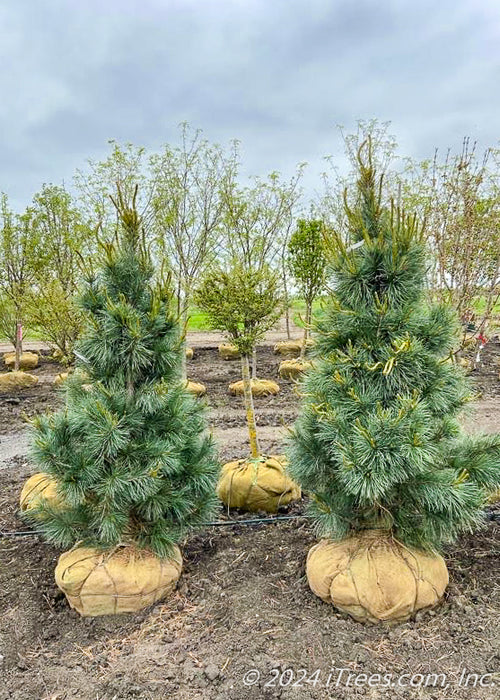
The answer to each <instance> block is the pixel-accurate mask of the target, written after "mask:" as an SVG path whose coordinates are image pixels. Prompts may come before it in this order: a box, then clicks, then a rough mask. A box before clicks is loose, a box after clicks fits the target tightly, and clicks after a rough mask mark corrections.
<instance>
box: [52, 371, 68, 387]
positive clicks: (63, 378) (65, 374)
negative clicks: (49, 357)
mask: <svg viewBox="0 0 500 700" xmlns="http://www.w3.org/2000/svg"><path fill="white" fill-rule="evenodd" d="M68 377H69V372H61V373H60V374H58V375H57V377H55V378H54V384H55V386H62V385H63V384H64V382H65V381H66V379H67V378H68Z"/></svg>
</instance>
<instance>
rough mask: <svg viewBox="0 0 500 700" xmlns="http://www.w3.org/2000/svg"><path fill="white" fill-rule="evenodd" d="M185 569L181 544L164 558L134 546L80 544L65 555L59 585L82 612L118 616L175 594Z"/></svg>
mask: <svg viewBox="0 0 500 700" xmlns="http://www.w3.org/2000/svg"><path fill="white" fill-rule="evenodd" d="M181 571H182V556H181V552H180V549H179V548H178V547H175V548H174V552H173V554H172V556H171V557H170V558H168V559H160V558H159V557H157V556H156V555H154V554H152V553H151V552H147V551H143V550H138V549H135V548H134V547H132V546H126V547H119V548H117V549H114V550H111V551H108V552H106V551H104V552H103V551H101V550H98V549H93V548H90V547H77V548H75V549H71V550H70V551H69V552H65V553H64V554H61V556H60V557H59V561H58V563H57V566H56V570H55V580H56V584H57V585H58V586H59V588H60V589H61V591H62V592H63V593H64V595H65V596H66V598H67V599H68V602H69V604H70V606H71V607H72V608H74V609H75V610H77V611H78V612H79V613H80V615H84V616H89V617H97V616H98V615H116V614H119V613H131V612H137V611H138V610H142V609H143V608H147V607H148V606H150V605H153V604H154V603H156V602H157V601H158V600H161V599H162V598H165V596H167V595H168V594H169V593H171V592H172V591H173V590H174V588H175V586H176V584H177V581H178V580H179V577H180V575H181Z"/></svg>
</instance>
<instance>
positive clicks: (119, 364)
mask: <svg viewBox="0 0 500 700" xmlns="http://www.w3.org/2000/svg"><path fill="white" fill-rule="evenodd" d="M136 194H137V190H136ZM116 207H117V211H118V214H119V218H120V223H121V231H120V233H119V235H118V236H117V238H116V240H115V241H113V242H112V243H110V244H106V245H105V246H104V258H105V260H104V263H103V266H102V269H101V270H100V271H99V272H98V273H97V274H93V275H88V276H87V279H86V282H85V288H84V291H83V293H82V295H81V298H80V307H81V309H82V310H83V312H84V314H85V318H86V330H85V332H84V334H83V337H82V338H81V340H80V342H79V345H78V348H77V352H76V356H77V370H76V371H75V373H74V374H73V375H72V377H70V379H69V380H68V382H67V389H66V392H67V393H66V407H65V409H64V410H62V411H60V412H58V413H55V414H53V415H48V416H41V417H39V418H38V419H37V420H36V422H35V429H34V440H33V457H34V460H35V462H36V463H37V464H38V465H39V466H41V467H42V469H43V471H45V472H48V473H49V474H50V475H51V476H53V477H54V478H55V480H56V481H57V484H58V487H57V488H58V493H59V496H60V499H59V500H60V505H59V506H57V507H56V506H55V505H50V504H49V503H47V502H44V503H42V505H41V506H40V507H39V508H38V509H34V510H33V511H30V512H29V513H28V515H29V517H31V518H34V519H36V522H37V524H38V526H40V527H41V528H42V530H43V532H44V534H45V536H46V537H47V539H48V540H50V541H51V542H54V543H56V544H58V545H61V546H68V545H72V544H74V543H75V542H83V543H85V544H88V545H89V546H94V547H99V548H104V549H108V548H112V547H113V546H114V545H117V544H120V543H130V544H134V545H136V546H138V547H139V548H144V549H150V550H151V551H152V552H154V553H155V554H157V555H159V556H160V557H165V556H168V555H169V554H170V552H171V551H172V547H173V545H174V544H175V543H177V542H178V541H179V540H180V539H181V538H182V537H183V536H184V535H185V533H186V532H187V531H188V530H189V529H190V528H192V527H195V526H199V525H200V524H201V523H203V522H204V521H205V520H206V519H207V518H208V517H209V516H210V514H211V512H212V508H213V506H215V504H216V497H215V484H216V481H217V477H218V471H219V470H218V466H217V464H216V461H215V459H214V448H213V442H212V438H211V437H210V436H209V435H207V434H206V433H205V418H204V413H203V407H202V406H200V404H199V402H197V401H196V399H195V398H193V397H192V396H191V395H190V394H188V393H187V392H186V391H185V389H184V388H183V386H182V383H181V371H180V370H181V354H182V353H183V352H184V350H183V347H182V342H181V336H180V331H179V326H178V322H177V320H176V317H175V315H174V314H173V313H172V311H171V299H172V296H173V295H172V292H171V289H170V285H169V284H168V281H166V280H165V279H162V280H160V281H157V282H155V281H154V269H153V267H152V263H151V260H150V257H149V255H148V253H147V250H146V247H145V242H144V235H143V233H144V232H143V230H142V227H141V222H140V219H139V216H138V214H137V212H136V209H135V196H134V198H133V201H132V202H131V204H130V205H129V204H128V203H127V202H125V201H124V199H123V197H122V196H121V194H120V192H119V193H118V198H117V201H116Z"/></svg>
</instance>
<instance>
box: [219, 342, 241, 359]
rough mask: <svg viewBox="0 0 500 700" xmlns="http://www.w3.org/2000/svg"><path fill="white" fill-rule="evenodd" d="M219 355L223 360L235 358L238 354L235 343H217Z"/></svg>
mask: <svg viewBox="0 0 500 700" xmlns="http://www.w3.org/2000/svg"><path fill="white" fill-rule="evenodd" d="M219 356H220V357H222V359H223V360H237V359H238V358H239V356H240V352H239V350H238V348H237V347H236V345H231V343H221V344H220V345H219Z"/></svg>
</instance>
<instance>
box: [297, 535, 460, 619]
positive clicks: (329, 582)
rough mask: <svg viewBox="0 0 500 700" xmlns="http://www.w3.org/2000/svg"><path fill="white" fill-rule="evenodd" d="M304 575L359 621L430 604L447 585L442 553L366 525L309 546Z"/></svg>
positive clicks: (327, 599)
mask: <svg viewBox="0 0 500 700" xmlns="http://www.w3.org/2000/svg"><path fill="white" fill-rule="evenodd" d="M306 572H307V580H308V582H309V586H310V587H311V590H312V591H313V592H314V593H315V594H316V595H317V596H319V597H320V598H322V599H323V600H324V601H325V602H327V603H333V605H334V606H335V607H336V608H338V609H339V610H342V611H343V612H346V613H348V614H349V615H351V617H353V618H354V619H355V620H358V621H359V622H374V623H376V622H381V621H404V620H407V619H408V618H409V617H410V616H411V615H413V613H415V612H417V610H421V609H423V608H432V607H433V606H435V605H436V604H437V603H438V602H439V600H440V599H441V597H442V595H443V593H444V591H445V589H446V586H447V585H448V570H447V568H446V564H445V562H444V559H443V557H441V556H439V555H436V554H429V553H427V552H423V551H420V550H416V549H412V548H410V547H405V546H404V545H402V544H400V543H398V542H396V541H395V540H394V539H392V538H391V537H390V536H388V535H387V534H385V533H381V532H380V531H378V530H366V531H364V532H360V533H358V534H356V535H354V536H352V537H349V538H347V539H345V540H341V541H338V542H335V541H332V540H322V541H321V542H319V543H318V544H316V545H314V547H312V548H311V549H310V550H309V554H308V556H307V565H306Z"/></svg>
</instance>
